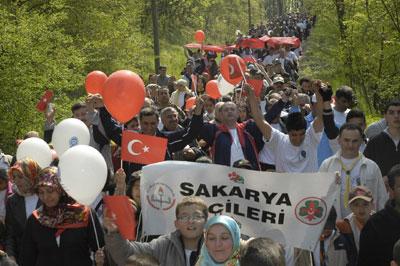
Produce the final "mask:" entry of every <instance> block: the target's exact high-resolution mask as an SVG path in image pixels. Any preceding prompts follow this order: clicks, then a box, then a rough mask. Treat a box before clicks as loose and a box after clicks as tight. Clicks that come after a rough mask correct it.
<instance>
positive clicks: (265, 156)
mask: <svg viewBox="0 0 400 266" xmlns="http://www.w3.org/2000/svg"><path fill="white" fill-rule="evenodd" d="M271 127H273V128H275V129H276V130H279V131H281V132H282V127H281V125H280V124H279V123H274V124H271ZM258 157H259V159H260V162H262V163H267V164H272V165H275V154H274V153H273V152H272V150H271V149H265V150H264V149H263V150H262V151H260V153H259V155H258Z"/></svg>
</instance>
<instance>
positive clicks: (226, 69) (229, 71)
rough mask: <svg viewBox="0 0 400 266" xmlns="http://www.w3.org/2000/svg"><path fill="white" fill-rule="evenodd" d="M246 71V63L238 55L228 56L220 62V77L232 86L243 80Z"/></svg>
mask: <svg viewBox="0 0 400 266" xmlns="http://www.w3.org/2000/svg"><path fill="white" fill-rule="evenodd" d="M245 71H246V63H245V62H244V60H243V58H241V57H240V56H238V55H235V54H230V55H228V56H225V57H224V58H223V59H222V60H221V75H222V77H223V78H224V79H225V80H226V81H228V82H229V83H230V84H232V85H236V84H238V83H239V82H241V81H242V80H243V74H244V73H245Z"/></svg>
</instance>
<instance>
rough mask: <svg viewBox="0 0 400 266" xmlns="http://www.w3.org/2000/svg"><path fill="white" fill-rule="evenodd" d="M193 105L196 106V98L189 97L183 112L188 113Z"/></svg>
mask: <svg viewBox="0 0 400 266" xmlns="http://www.w3.org/2000/svg"><path fill="white" fill-rule="evenodd" d="M195 104H196V97H190V98H189V99H187V100H186V103H185V110H186V111H189V110H190V109H192V107H193V106H195Z"/></svg>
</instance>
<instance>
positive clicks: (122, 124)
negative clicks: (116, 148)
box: [120, 124, 124, 168]
mask: <svg viewBox="0 0 400 266" xmlns="http://www.w3.org/2000/svg"><path fill="white" fill-rule="evenodd" d="M123 133H124V124H122V134H121V136H122V135H123ZM121 145H122V139H121ZM120 148H121V149H122V147H120ZM120 156H121V168H122V167H123V161H122V151H121V154H120Z"/></svg>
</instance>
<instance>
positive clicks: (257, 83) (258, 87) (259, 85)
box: [247, 79, 264, 97]
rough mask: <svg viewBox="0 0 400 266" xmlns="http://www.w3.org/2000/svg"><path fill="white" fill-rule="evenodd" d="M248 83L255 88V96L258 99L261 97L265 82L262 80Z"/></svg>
mask: <svg viewBox="0 0 400 266" xmlns="http://www.w3.org/2000/svg"><path fill="white" fill-rule="evenodd" d="M247 82H248V83H249V84H250V85H251V86H252V87H253V88H254V94H255V95H256V96H257V97H260V94H261V89H262V87H263V84H264V82H263V80H262V79H248V80H247Z"/></svg>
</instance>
